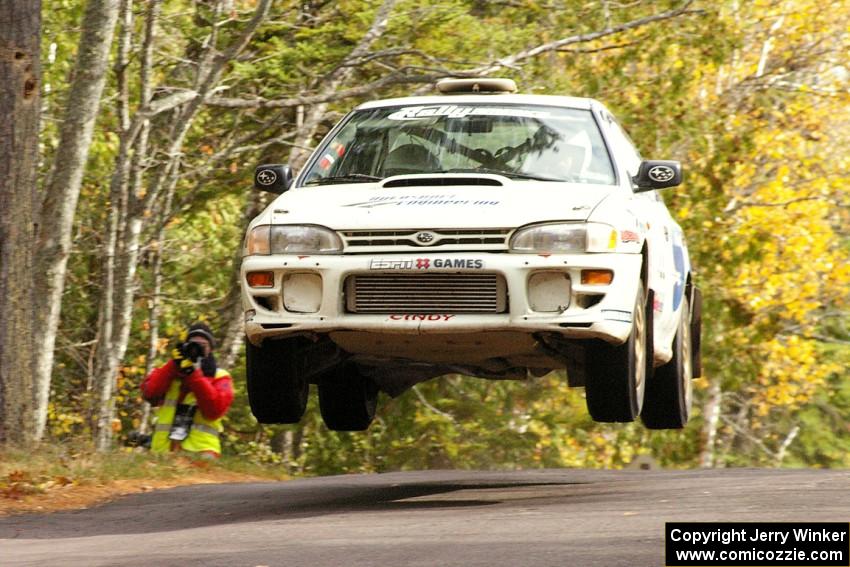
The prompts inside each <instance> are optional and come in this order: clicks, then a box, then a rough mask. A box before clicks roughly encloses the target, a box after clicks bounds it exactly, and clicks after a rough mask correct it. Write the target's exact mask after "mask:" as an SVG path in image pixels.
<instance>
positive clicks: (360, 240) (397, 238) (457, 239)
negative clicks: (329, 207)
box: [340, 228, 510, 254]
mask: <svg viewBox="0 0 850 567" xmlns="http://www.w3.org/2000/svg"><path fill="white" fill-rule="evenodd" d="M428 232H430V234H431V239H430V240H428V242H427V243H424V244H423V243H422V242H420V241H418V240H417V239H416V236H417V235H418V234H419V233H420V231H419V230H344V231H342V232H341V233H340V234H341V235H342V238H343V240H344V241H345V251H346V252H347V253H353V254H356V253H358V252H372V251H373V250H374V248H375V247H380V248H384V249H387V250H396V251H402V250H403V251H411V250H421V249H422V248H425V247H427V248H442V249H443V250H455V249H462V250H464V251H466V252H468V251H469V250H507V246H508V245H507V238H508V234H509V233H510V229H506V228H505V229H501V228H491V229H457V230H448V229H439V230H433V231H428Z"/></svg>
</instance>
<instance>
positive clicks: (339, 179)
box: [305, 173, 383, 185]
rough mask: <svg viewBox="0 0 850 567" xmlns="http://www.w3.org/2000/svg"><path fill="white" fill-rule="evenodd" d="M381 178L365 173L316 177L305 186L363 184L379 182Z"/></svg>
mask: <svg viewBox="0 0 850 567" xmlns="http://www.w3.org/2000/svg"><path fill="white" fill-rule="evenodd" d="M381 179H383V177H376V176H374V175H366V174H365V173H348V174H346V175H332V176H330V177H318V178H316V179H311V180H310V181H308V182H307V183H305V185H329V184H331V183H365V182H367V181H380V180H381Z"/></svg>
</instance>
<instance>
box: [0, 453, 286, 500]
mask: <svg viewBox="0 0 850 567" xmlns="http://www.w3.org/2000/svg"><path fill="white" fill-rule="evenodd" d="M287 478H289V477H288V475H287V474H286V473H285V472H284V470H283V468H282V467H280V466H272V465H261V464H256V463H252V462H250V461H248V460H246V459H244V458H240V457H238V456H223V457H222V458H220V459H218V460H214V461H210V460H196V459H192V458H190V457H188V456H187V455H186V454H185V453H184V454H167V455H154V454H151V453H150V452H148V451H140V450H138V449H128V448H121V449H115V450H113V451H111V452H106V453H99V452H97V451H95V450H94V449H93V447H92V446H91V444H89V443H83V442H68V443H62V444H51V443H42V444H39V445H36V446H33V447H27V448H20V447H19V448H5V449H3V450H2V451H0V513H2V512H4V511H6V512H8V511H10V510H12V511H23V510H33V509H37V510H52V509H58V508H67V507H79V506H85V505H89V504H91V503H93V502H97V501H100V500H105V499H109V498H110V497H112V496H114V495H115V494H123V493H126V492H128V491H130V492H132V491H146V490H152V489H155V488H165V487H171V486H177V485H183V484H196V483H209V482H246V481H264V480H285V479H287ZM57 496H61V500H62V502H57V501H56V498H57ZM75 502H76V504H78V506H75V505H74V503H75ZM4 504H5V506H4ZM60 504H61V505H60Z"/></svg>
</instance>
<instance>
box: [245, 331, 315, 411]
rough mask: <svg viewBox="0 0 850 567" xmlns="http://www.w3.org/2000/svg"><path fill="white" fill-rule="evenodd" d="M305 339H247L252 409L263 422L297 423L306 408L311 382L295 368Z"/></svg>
mask: <svg viewBox="0 0 850 567" xmlns="http://www.w3.org/2000/svg"><path fill="white" fill-rule="evenodd" d="M302 341H303V339H300V338H294V339H283V340H278V341H273V340H266V341H265V342H263V346H262V347H256V346H254V345H253V344H251V342H250V341H249V340H248V339H247V338H246V339H245V359H246V372H245V375H246V379H247V383H248V402H249V403H250V405H251V413H253V414H254V417H256V418H257V421H259V422H260V423H298V422H299V421H301V418H302V417H303V416H304V410H305V409H307V397H308V395H309V393H310V383H309V382H308V381H307V379H306V377H305V376H302V375H301V374H300V373H299V372H297V370H296V369H298V368H301V367H302V365H300V364H296V362H297V360H298V356H299V347H300V346H303V342H302Z"/></svg>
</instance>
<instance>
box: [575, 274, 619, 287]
mask: <svg viewBox="0 0 850 567" xmlns="http://www.w3.org/2000/svg"><path fill="white" fill-rule="evenodd" d="M612 281H614V272H612V271H611V270H582V271H581V283H583V284H584V285H608V284H609V283H611V282H612Z"/></svg>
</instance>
